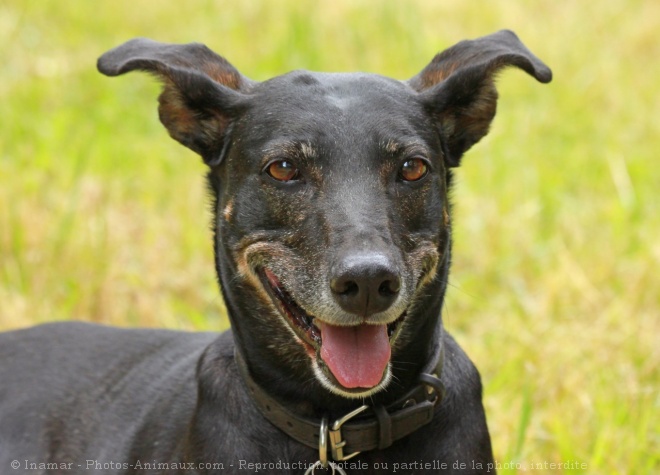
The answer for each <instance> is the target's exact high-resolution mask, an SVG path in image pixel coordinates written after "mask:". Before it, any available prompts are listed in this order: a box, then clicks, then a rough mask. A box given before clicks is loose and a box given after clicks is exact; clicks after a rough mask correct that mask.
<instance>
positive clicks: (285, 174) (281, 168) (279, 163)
mask: <svg viewBox="0 0 660 475" xmlns="http://www.w3.org/2000/svg"><path fill="white" fill-rule="evenodd" d="M266 173H268V175H269V176H270V177H271V178H273V179H275V180H277V181H282V182H288V181H295V180H296V179H297V178H298V175H299V172H298V169H297V168H296V166H295V165H294V164H293V163H291V162H289V161H287V160H275V161H273V162H271V163H269V164H268V165H267V166H266Z"/></svg>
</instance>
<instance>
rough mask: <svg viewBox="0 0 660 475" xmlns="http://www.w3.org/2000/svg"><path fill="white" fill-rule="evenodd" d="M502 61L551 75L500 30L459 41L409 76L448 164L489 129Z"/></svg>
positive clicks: (540, 78)
mask: <svg viewBox="0 0 660 475" xmlns="http://www.w3.org/2000/svg"><path fill="white" fill-rule="evenodd" d="M506 66H517V67H518V68H520V69H522V70H524V71H525V72H527V73H528V74H530V75H532V76H533V77H534V78H536V79H537V80H538V81H540V82H542V83H547V82H550V80H551V79H552V72H551V71H550V69H549V68H548V67H547V66H546V65H545V64H543V63H542V62H541V60H539V59H538V58H537V57H536V56H534V55H533V54H532V53H531V52H530V51H529V50H528V49H527V48H526V47H525V45H523V44H522V43H521V42H520V40H519V39H518V37H517V36H516V35H515V33H513V32H511V31H508V30H502V31H499V32H497V33H494V34H492V35H488V36H484V37H483V38H478V39H476V40H466V41H461V42H460V43H458V44H456V45H454V46H452V47H451V48H449V49H447V50H445V51H443V52H442V53H440V54H438V55H436V56H435V58H433V61H431V63H430V64H429V65H428V66H426V67H425V68H424V69H423V70H422V71H421V72H420V73H419V74H418V75H417V76H415V77H413V78H412V79H410V80H409V81H408V85H410V86H411V87H412V88H413V89H415V90H416V91H418V92H419V93H420V96H421V97H420V98H421V100H422V102H423V103H424V105H425V107H426V108H427V109H428V110H429V111H430V112H431V114H432V115H433V116H434V118H435V120H436V125H437V126H438V130H439V132H440V135H441V139H442V141H443V147H445V150H444V152H445V155H447V157H446V158H447V161H448V164H449V166H454V167H455V166H458V165H459V163H460V159H461V156H462V155H463V153H465V152H466V151H467V150H468V149H469V148H470V147H471V146H472V145H474V144H475V143H477V142H478V141H479V140H480V139H481V138H482V137H483V136H484V135H486V134H487V133H488V128H489V126H490V123H491V121H492V120H493V117H494V116H495V110H496V108H497V90H496V89H495V75H496V73H497V72H498V71H499V70H500V69H502V68H504V67H506Z"/></svg>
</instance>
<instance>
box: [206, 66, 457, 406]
mask: <svg viewBox="0 0 660 475" xmlns="http://www.w3.org/2000/svg"><path fill="white" fill-rule="evenodd" d="M232 135H233V136H234V137H240V139H235V140H234V141H233V142H232V145H231V148H230V149H229V150H228V151H227V155H226V157H225V158H224V160H223V166H222V169H221V170H219V172H218V173H220V174H221V178H220V182H221V183H222V186H221V188H220V196H219V206H218V221H219V222H218V228H219V235H220V237H221V241H222V244H223V246H226V247H227V248H228V249H229V250H230V252H229V256H230V257H231V260H232V261H233V263H234V265H235V267H236V269H237V270H238V272H237V276H236V279H239V280H240V282H241V285H244V286H246V287H249V288H250V289H252V294H253V295H254V298H257V299H260V300H261V301H262V303H263V306H262V310H261V312H260V314H261V315H262V320H263V322H262V325H263V326H264V327H268V328H269V329H270V332H272V333H271V335H272V339H271V341H277V342H280V343H278V350H279V351H281V352H282V353H284V354H289V355H294V354H295V355H299V357H300V358H306V359H307V360H308V363H309V365H310V366H311V367H312V368H314V373H315V374H316V377H317V378H318V379H319V381H320V382H321V383H322V384H323V385H324V386H325V387H326V388H328V389H330V390H331V391H334V392H337V393H340V394H342V395H345V396H354V395H359V396H365V395H367V394H369V393H371V392H374V391H376V390H378V389H380V388H382V387H384V386H385V385H386V384H387V383H388V381H389V378H390V375H391V371H390V369H389V368H390V364H389V362H390V358H391V355H392V352H393V351H392V349H394V350H396V342H397V339H398V336H399V335H400V334H401V333H402V332H404V330H405V327H406V326H407V325H408V323H409V322H408V318H407V316H408V314H412V313H413V311H412V308H413V306H414V303H415V302H416V297H417V296H418V295H420V294H421V293H423V288H424V286H425V285H424V284H425V283H428V282H429V281H431V280H432V279H433V278H434V277H435V276H436V267H437V266H438V263H439V262H440V260H441V259H442V257H443V253H444V252H445V250H446V249H447V243H448V224H449V223H448V211H447V200H446V180H445V176H446V172H445V164H444V160H443V155H442V151H441V147H440V143H439V137H438V134H437V131H436V129H435V127H434V123H433V121H432V120H431V118H430V117H429V115H428V114H427V113H426V112H425V110H424V107H423V105H422V104H421V103H420V102H419V101H418V99H417V93H416V92H415V91H414V90H413V89H412V88H410V87H409V86H407V85H405V84H404V83H401V82H399V81H394V80H391V79H388V78H383V77H378V76H373V75H360V74H312V73H306V72H295V73H290V74H287V75H285V76H281V77H278V78H275V79H272V80H270V81H266V82H264V83H262V84H259V85H256V86H255V87H254V88H253V90H252V92H251V94H250V97H249V99H248V101H247V103H246V104H244V111H243V112H242V114H241V116H240V118H239V119H238V120H237V121H236V122H235V124H234V128H233V130H232ZM273 323H275V324H274V325H273ZM394 352H395V351H394Z"/></svg>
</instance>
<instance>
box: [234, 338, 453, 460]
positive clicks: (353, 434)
mask: <svg viewBox="0 0 660 475" xmlns="http://www.w3.org/2000/svg"><path fill="white" fill-rule="evenodd" d="M234 356H235V359H236V362H237V365H238V368H239V372H240V374H241V377H242V379H243V381H244V382H245V384H246V386H247V388H248V390H249V393H250V395H251V396H252V399H253V400H254V402H255V404H256V406H257V408H258V409H259V411H260V412H261V413H262V415H263V416H264V417H265V418H266V419H268V420H269V421H270V422H271V423H272V424H273V425H274V426H275V427H277V428H278V429H280V430H281V431H283V432H284V433H285V434H287V435H288V436H289V437H291V438H293V439H295V440H297V441H298V442H300V443H302V444H305V445H307V446H308V447H311V448H314V449H316V448H318V449H319V452H320V453H321V460H323V458H324V456H325V454H324V453H323V452H324V451H326V453H327V445H328V444H327V437H328V436H329V439H330V441H329V442H330V443H329V446H330V449H331V452H332V459H333V460H335V461H342V460H347V459H348V458H350V457H352V456H353V455H357V454H358V453H360V452H365V451H368V450H374V449H385V448H387V447H389V446H390V445H392V444H393V443H394V442H395V441H397V440H399V439H402V438H404V437H406V436H407V435H409V434H411V433H412V432H414V431H416V430H417V429H419V428H420V427H422V426H424V425H426V424H428V423H429V422H431V420H432V419H433V415H434V412H435V408H436V407H438V406H439V402H440V401H441V400H442V398H443V397H444V395H445V388H444V386H443V384H442V382H441V381H440V374H441V372H442V365H443V360H444V347H443V345H440V347H439V348H438V350H437V351H436V354H435V355H434V358H433V359H432V362H431V363H430V364H429V365H427V367H426V368H425V370H424V371H422V373H421V374H420V375H419V383H418V384H417V385H416V386H415V387H413V388H412V389H411V390H410V391H408V392H407V393H406V394H405V395H404V396H403V397H401V398H399V399H398V400H397V401H395V402H394V403H392V404H390V405H388V406H383V405H378V406H368V405H363V406H360V407H358V408H356V409H355V410H354V411H351V412H350V413H348V414H346V415H345V416H343V417H341V418H339V419H337V420H336V421H333V422H332V423H329V422H328V419H327V418H326V417H324V418H323V419H321V420H312V419H308V418H306V417H302V416H299V415H297V414H295V413H294V412H293V411H291V410H290V409H288V408H286V407H284V406H283V405H282V404H280V403H279V402H278V401H277V400H275V399H274V398H273V397H271V396H270V395H269V394H268V393H266V391H264V389H263V388H261V387H260V386H259V385H258V384H257V383H256V382H255V381H254V380H253V379H252V376H251V375H250V372H249V370H248V367H247V364H246V363H245V361H244V360H243V358H242V356H241V355H240V352H239V351H238V350H236V351H235V352H234ZM360 415H361V416H362V417H360ZM354 417H355V419H353V418H354Z"/></svg>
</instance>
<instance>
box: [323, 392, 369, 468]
mask: <svg viewBox="0 0 660 475" xmlns="http://www.w3.org/2000/svg"><path fill="white" fill-rule="evenodd" d="M367 409H369V406H367V405H366V404H365V405H363V406H360V407H358V408H357V409H355V410H354V411H351V412H349V413H348V414H346V415H345V416H344V417H341V418H339V419H337V420H336V421H335V422H334V423H333V424H332V429H330V430H329V431H328V433H329V435H330V449H331V450H332V458H333V459H334V460H336V461H337V462H341V461H343V460H348V459H350V458H353V457H355V456H356V455H357V454H359V453H360V452H353V453H352V454H349V455H344V446H345V445H346V441H345V440H344V438H343V437H342V435H341V426H343V425H344V424H345V423H346V422H347V421H348V420H350V419H352V418H353V417H355V416H357V415H358V414H360V413H362V412H364V411H366V410H367Z"/></svg>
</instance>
